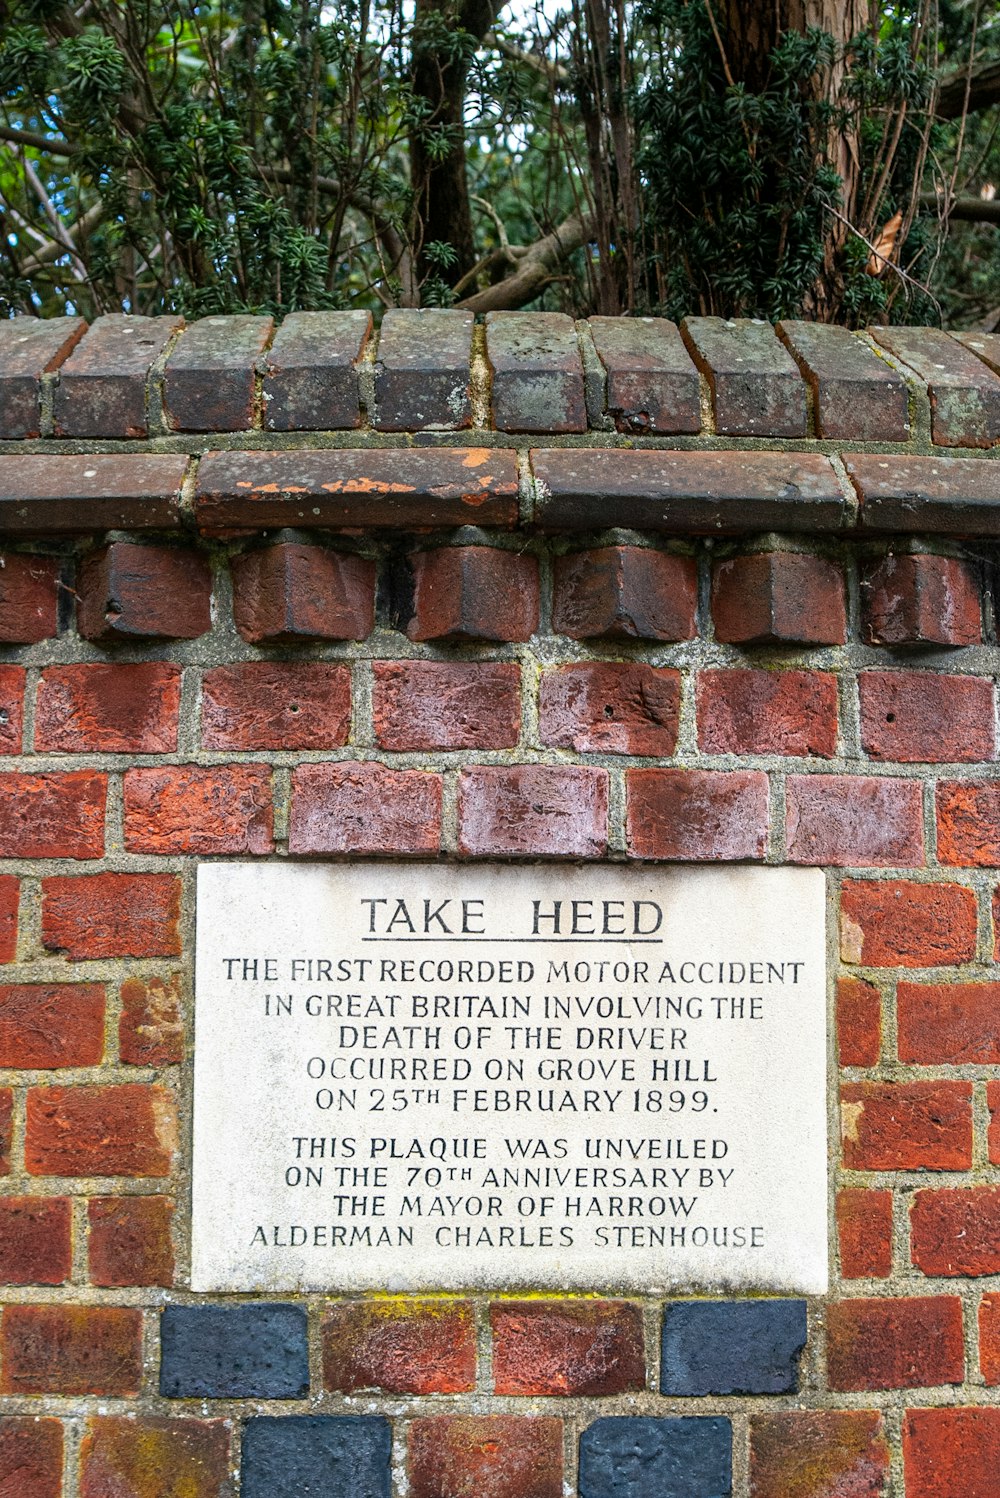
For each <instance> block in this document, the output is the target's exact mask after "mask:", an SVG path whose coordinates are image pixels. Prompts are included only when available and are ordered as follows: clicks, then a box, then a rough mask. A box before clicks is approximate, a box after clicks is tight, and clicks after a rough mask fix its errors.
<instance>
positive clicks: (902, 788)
mask: <svg viewBox="0 0 1000 1498" xmlns="http://www.w3.org/2000/svg"><path fill="white" fill-rule="evenodd" d="M785 807H786V810H785V837H786V841H787V845H788V861H789V862H790V863H807V864H825V865H830V864H832V865H834V866H835V867H838V868H843V867H845V866H846V867H853V868H859V867H865V866H868V867H872V868H886V867H892V868H899V867H901V866H902V867H906V868H912V867H914V866H916V865H918V864H922V863H923V862H924V830H923V801H922V797H921V788H920V782H919V781H916V780H896V779H894V778H890V777H889V776H884V777H881V778H879V779H875V778H874V777H869V776H861V775H851V776H847V775H789V777H788V780H787V782H786V787H785Z"/></svg>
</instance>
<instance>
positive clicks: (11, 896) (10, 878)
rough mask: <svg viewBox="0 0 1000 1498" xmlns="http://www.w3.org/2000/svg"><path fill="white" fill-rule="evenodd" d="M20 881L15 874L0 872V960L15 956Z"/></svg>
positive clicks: (5, 960)
mask: <svg viewBox="0 0 1000 1498" xmlns="http://www.w3.org/2000/svg"><path fill="white" fill-rule="evenodd" d="M20 902H21V881H20V880H19V879H18V878H17V876H16V874H0V962H13V961H14V960H15V959H16V957H17V912H18V906H19V905H20Z"/></svg>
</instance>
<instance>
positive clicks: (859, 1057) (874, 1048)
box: [837, 978, 882, 1066]
mask: <svg viewBox="0 0 1000 1498" xmlns="http://www.w3.org/2000/svg"><path fill="white" fill-rule="evenodd" d="M837 1045H838V1052H839V1058H840V1064H841V1066H877V1065H878V1060H879V1056H880V1055H881V1052H882V996H881V994H880V993H879V991H878V989H877V988H876V987H875V985H874V983H866V982H865V980H864V979H863V978H841V979H840V981H839V982H838V984H837Z"/></svg>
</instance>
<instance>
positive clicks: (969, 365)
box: [870, 327, 1000, 447]
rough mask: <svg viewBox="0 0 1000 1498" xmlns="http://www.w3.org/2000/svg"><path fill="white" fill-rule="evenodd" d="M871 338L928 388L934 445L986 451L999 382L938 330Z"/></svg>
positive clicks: (998, 429)
mask: <svg viewBox="0 0 1000 1498" xmlns="http://www.w3.org/2000/svg"><path fill="white" fill-rule="evenodd" d="M870 332H871V334H872V336H873V337H874V338H875V339H877V341H878V342H879V343H881V344H882V346H883V348H887V349H888V350H889V352H890V353H892V354H895V355H896V358H897V359H900V360H902V361H903V362H904V363H905V364H908V365H909V366H910V368H911V369H913V370H915V371H916V374H917V377H918V379H921V380H923V381H924V382H925V383H926V385H927V393H928V395H929V397H930V403H931V428H932V431H933V434H934V441H935V442H936V443H940V444H941V445H942V446H944V447H991V446H992V445H993V443H994V442H995V441H996V440H997V438H998V437H1000V380H998V379H997V377H996V375H995V374H994V373H993V372H992V371H991V370H990V369H989V368H988V367H987V366H986V365H985V364H984V363H982V361H981V360H979V359H977V358H976V356H975V354H974V353H972V352H971V350H969V349H967V348H965V347H964V346H963V345H962V344H961V343H960V342H959V341H958V339H957V338H952V337H950V336H949V334H947V333H945V332H944V331H943V330H942V329H941V328H907V327H887V328H872V329H870Z"/></svg>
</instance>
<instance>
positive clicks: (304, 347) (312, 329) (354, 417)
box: [261, 311, 372, 432]
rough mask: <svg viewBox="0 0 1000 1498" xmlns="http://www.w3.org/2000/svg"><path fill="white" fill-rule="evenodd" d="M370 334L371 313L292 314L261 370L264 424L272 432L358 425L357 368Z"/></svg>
mask: <svg viewBox="0 0 1000 1498" xmlns="http://www.w3.org/2000/svg"><path fill="white" fill-rule="evenodd" d="M371 333H372V315H371V313H370V312H357V311H351V312H292V313H290V314H289V315H288V316H287V317H286V318H285V320H284V322H283V323H282V324H281V327H280V328H279V329H278V331H277V333H276V334H275V336H274V342H273V343H272V344H271V347H270V348H269V349H268V351H267V353H266V354H265V356H264V358H263V360H262V361H261V365H262V367H263V371H264V385H263V390H262V395H263V404H264V425H265V426H266V427H267V428H268V429H269V430H270V431H272V432H296V431H303V430H304V431H314V432H330V431H337V430H344V429H345V428H350V427H356V426H360V424H361V405H360V400H359V396H358V363H359V361H360V359H361V356H362V354H363V353H364V350H365V347H366V345H367V343H368V340H369V339H370V337H371Z"/></svg>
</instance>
